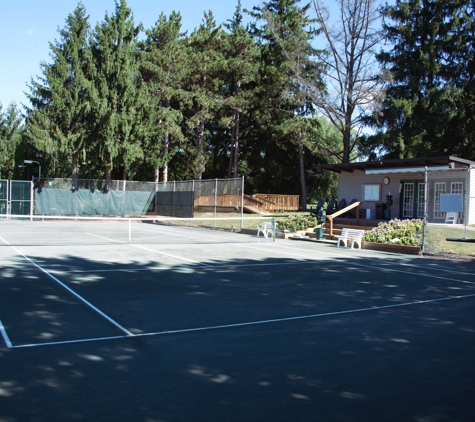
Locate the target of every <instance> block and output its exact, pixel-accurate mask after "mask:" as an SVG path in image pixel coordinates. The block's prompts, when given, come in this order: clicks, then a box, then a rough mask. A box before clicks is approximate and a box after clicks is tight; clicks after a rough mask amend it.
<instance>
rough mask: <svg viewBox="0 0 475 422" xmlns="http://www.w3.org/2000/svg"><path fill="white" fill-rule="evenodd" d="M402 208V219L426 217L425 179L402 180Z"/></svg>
mask: <svg viewBox="0 0 475 422" xmlns="http://www.w3.org/2000/svg"><path fill="white" fill-rule="evenodd" d="M401 184H402V189H401V201H400V204H401V210H400V213H399V215H400V216H401V218H402V219H406V218H424V202H425V183H424V181H423V180H406V181H401Z"/></svg>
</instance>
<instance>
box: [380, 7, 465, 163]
mask: <svg viewBox="0 0 475 422" xmlns="http://www.w3.org/2000/svg"><path fill="white" fill-rule="evenodd" d="M383 13H384V16H385V20H386V21H385V24H384V27H383V29H384V32H385V34H386V37H387V39H388V40H389V41H390V42H391V43H392V44H393V48H392V49H391V50H390V51H385V52H382V53H381V54H379V56H378V59H379V60H380V62H381V63H382V64H383V66H385V69H386V71H387V72H389V73H390V75H391V77H392V83H391V85H390V86H389V87H388V89H387V98H386V100H385V102H384V104H383V107H382V109H381V110H380V112H379V114H378V115H376V116H375V118H374V122H376V123H375V126H376V127H377V128H379V129H380V132H379V133H378V134H377V135H376V136H375V137H373V139H371V141H372V142H375V143H381V144H382V145H383V146H384V149H385V151H386V152H387V156H388V157H397V158H410V157H415V156H427V155H441V154H443V155H447V154H452V153H453V151H456V150H457V149H458V150H459V151H461V152H464V151H466V149H464V147H463V145H467V143H469V142H468V140H473V129H474V126H473V124H471V120H472V119H473V117H472V116H473V110H474V108H473V104H474V103H473V90H472V88H473V77H474V73H473V65H471V64H470V62H471V61H472V60H471V58H473V45H474V37H473V22H472V20H473V13H474V9H473V2H472V1H469V0H460V1H452V2H447V1H442V0H408V1H401V0H398V1H397V2H396V4H395V6H387V7H386V8H385V9H384V10H383ZM467 88H468V89H467ZM467 123H469V125H468V126H467ZM467 127H471V129H470V131H469V132H466V131H465V128H467ZM470 132H471V133H470ZM472 153H473V149H472ZM465 158H468V157H465ZM472 158H473V157H472Z"/></svg>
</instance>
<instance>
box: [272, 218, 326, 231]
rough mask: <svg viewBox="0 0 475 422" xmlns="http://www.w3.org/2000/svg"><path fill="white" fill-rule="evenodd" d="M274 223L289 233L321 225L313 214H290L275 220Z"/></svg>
mask: <svg viewBox="0 0 475 422" xmlns="http://www.w3.org/2000/svg"><path fill="white" fill-rule="evenodd" d="M276 224H277V228H278V229H280V230H283V231H284V232H291V233H296V232H298V231H301V230H307V229H309V228H316V227H320V226H321V224H320V223H319V222H318V220H317V218H316V217H314V216H313V215H290V216H288V217H287V218H284V219H282V220H277V222H276Z"/></svg>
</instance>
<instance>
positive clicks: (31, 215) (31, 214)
mask: <svg viewBox="0 0 475 422" xmlns="http://www.w3.org/2000/svg"><path fill="white" fill-rule="evenodd" d="M34 190H35V186H34V184H33V181H31V182H30V221H33V197H34Z"/></svg>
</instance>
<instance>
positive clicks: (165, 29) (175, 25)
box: [140, 12, 187, 183]
mask: <svg viewBox="0 0 475 422" xmlns="http://www.w3.org/2000/svg"><path fill="white" fill-rule="evenodd" d="M180 31H181V15H180V14H179V13H176V12H172V13H171V15H170V17H169V18H168V19H167V17H166V16H165V15H164V14H163V13H162V14H160V17H159V19H158V21H157V22H156V23H155V25H154V27H153V28H152V29H150V30H147V31H146V34H147V38H146V40H145V41H144V42H142V43H141V44H140V49H141V50H142V51H143V54H142V59H143V60H142V66H141V70H142V74H143V76H144V79H145V80H146V82H147V83H148V84H149V91H150V94H151V96H152V101H155V105H156V117H154V118H155V120H156V130H155V132H154V136H153V137H152V138H151V139H150V146H149V149H148V150H149V154H147V159H148V161H153V166H154V181H156V182H158V179H159V173H158V172H159V170H158V169H159V167H162V169H163V171H162V181H163V182H164V183H166V182H167V180H168V162H169V161H170V159H171V158H172V157H173V155H174V154H175V153H176V152H177V149H178V148H179V146H180V145H181V143H182V142H183V141H184V136H183V132H182V127H181V123H182V121H183V115H182V110H181V109H180V99H182V97H183V95H184V90H183V84H184V78H185V75H186V73H187V72H186V65H187V60H186V57H185V54H186V50H185V48H184V46H185V41H186V39H185V34H183V33H181V32H180ZM173 141H175V142H173Z"/></svg>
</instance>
